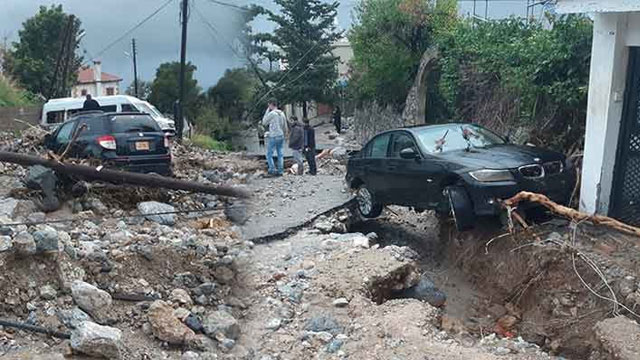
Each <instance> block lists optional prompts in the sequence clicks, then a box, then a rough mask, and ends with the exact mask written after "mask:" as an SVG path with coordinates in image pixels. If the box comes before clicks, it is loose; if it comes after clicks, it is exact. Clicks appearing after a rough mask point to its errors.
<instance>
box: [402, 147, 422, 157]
mask: <svg viewBox="0 0 640 360" xmlns="http://www.w3.org/2000/svg"><path fill="white" fill-rule="evenodd" d="M400 157H401V158H403V159H417V158H418V153H416V151H415V150H414V149H413V148H404V149H402V150H400Z"/></svg>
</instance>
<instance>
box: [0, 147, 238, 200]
mask: <svg viewBox="0 0 640 360" xmlns="http://www.w3.org/2000/svg"><path fill="white" fill-rule="evenodd" d="M0 162H8V163H12V164H18V165H22V166H33V165H42V166H45V167H48V168H50V169H53V170H54V171H55V172H57V173H60V174H66V175H70V176H75V177H79V178H81V179H83V180H86V181H104V182H108V183H112V184H129V185H137V186H144V187H151V188H164V189H171V190H184V191H192V192H200V193H206V194H213V195H221V196H230V197H239V198H248V197H249V196H250V194H249V192H248V191H247V190H244V189H240V188H236V187H232V186H224V185H222V186H215V185H208V184H201V183H197V182H192V181H186V180H179V179H174V178H170V177H166V176H160V175H156V174H153V175H151V174H139V173H133V172H128V171H119V170H112V169H106V168H102V167H97V168H94V167H92V166H86V165H78V164H70V163H64V162H58V161H55V160H49V159H43V158H41V157H38V156H33V155H26V154H19V153H14V152H8V151H0Z"/></svg>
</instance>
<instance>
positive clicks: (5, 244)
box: [0, 235, 13, 253]
mask: <svg viewBox="0 0 640 360" xmlns="http://www.w3.org/2000/svg"><path fill="white" fill-rule="evenodd" d="M12 247H13V240H11V236H7V235H3V236H0V253H1V252H5V251H9V250H11V248H12Z"/></svg>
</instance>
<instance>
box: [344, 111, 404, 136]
mask: <svg viewBox="0 0 640 360" xmlns="http://www.w3.org/2000/svg"><path fill="white" fill-rule="evenodd" d="M403 125H404V123H403V121H402V115H401V114H400V113H398V112H397V111H395V110H394V109H393V108H392V107H391V106H387V107H382V106H380V105H378V104H377V103H375V102H371V103H367V104H365V105H363V106H362V107H360V108H356V109H355V112H354V114H353V128H354V132H355V135H356V140H357V141H358V142H359V143H360V144H363V145H364V143H366V142H367V141H368V140H369V139H371V137H373V135H375V134H377V133H379V132H381V131H385V130H389V129H393V128H398V127H402V126H403Z"/></svg>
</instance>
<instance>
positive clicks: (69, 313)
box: [56, 307, 91, 329]
mask: <svg viewBox="0 0 640 360" xmlns="http://www.w3.org/2000/svg"><path fill="white" fill-rule="evenodd" d="M56 315H57V316H58V320H60V322H61V323H62V324H64V326H66V327H68V328H69V329H75V328H77V327H78V326H80V325H81V324H82V323H83V322H85V321H91V317H90V316H89V314H87V313H86V312H84V311H82V310H80V308H78V307H73V308H71V309H64V310H59V311H58V312H57V313H56Z"/></svg>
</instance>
